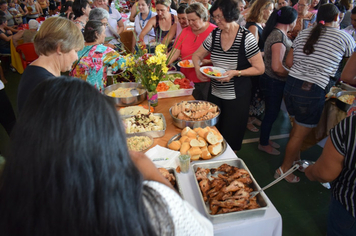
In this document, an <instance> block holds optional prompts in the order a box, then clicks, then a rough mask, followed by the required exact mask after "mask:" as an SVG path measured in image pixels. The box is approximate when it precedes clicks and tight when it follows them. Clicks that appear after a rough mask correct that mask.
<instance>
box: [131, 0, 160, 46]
mask: <svg viewBox="0 0 356 236" xmlns="http://www.w3.org/2000/svg"><path fill="white" fill-rule="evenodd" d="M137 5H138V9H139V10H140V13H139V14H137V15H136V17H135V34H136V35H135V40H133V42H134V43H136V41H137V40H138V38H139V36H140V34H141V31H142V30H143V28H145V26H146V25H147V22H148V20H149V19H151V18H152V17H154V16H155V15H157V13H156V12H152V10H151V0H139V1H138V2H137ZM154 39H155V32H154V29H153V28H152V29H151V30H150V31H149V32H148V34H146V35H145V37H144V38H143V41H144V43H145V44H148V43H149V42H150V41H152V40H154Z"/></svg>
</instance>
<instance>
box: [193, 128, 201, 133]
mask: <svg viewBox="0 0 356 236" xmlns="http://www.w3.org/2000/svg"><path fill="white" fill-rule="evenodd" d="M202 129H203V128H202V127H198V128H194V129H193V130H194V131H195V133H199V131H200V130H202Z"/></svg>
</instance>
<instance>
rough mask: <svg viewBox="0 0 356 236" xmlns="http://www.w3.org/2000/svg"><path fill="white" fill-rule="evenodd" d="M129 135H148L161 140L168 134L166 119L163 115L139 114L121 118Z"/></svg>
mask: <svg viewBox="0 0 356 236" xmlns="http://www.w3.org/2000/svg"><path fill="white" fill-rule="evenodd" d="M121 119H122V120H123V122H124V125H125V132H126V133H127V134H133V133H135V134H146V135H149V136H151V137H152V138H159V137H162V136H164V134H165V133H166V128H167V124H166V119H165V118H164V115H163V114H162V113H148V114H137V115H133V116H121Z"/></svg>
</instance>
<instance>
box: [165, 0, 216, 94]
mask: <svg viewBox="0 0 356 236" xmlns="http://www.w3.org/2000/svg"><path fill="white" fill-rule="evenodd" d="M185 13H186V14H187V18H188V22H189V26H188V27H187V28H185V29H183V31H182V33H181V34H180V36H179V37H178V38H177V41H176V43H175V46H174V47H175V49H174V50H172V51H171V53H173V55H172V57H171V59H170V61H169V63H168V64H171V63H172V62H174V61H175V60H177V58H178V57H181V58H182V60H189V59H192V54H193V53H194V52H195V51H196V50H197V49H198V48H199V47H200V46H201V45H202V43H203V42H204V40H205V39H206V37H208V35H209V34H210V32H211V31H212V30H213V29H215V28H216V26H215V25H213V24H211V23H209V14H208V11H207V10H206V8H205V7H204V5H203V4H201V3H193V4H191V5H189V7H188V8H187V9H185ZM187 42H189V43H187ZM205 59H210V55H208V56H206V57H205ZM204 61H205V60H203V63H204ZM209 62H210V60H209ZM178 65H179V64H178ZM180 71H181V72H182V73H183V74H184V75H185V76H186V77H187V78H188V79H189V80H190V81H192V82H194V84H195V85H194V86H195V89H194V90H193V96H194V98H195V99H196V100H204V101H206V100H207V99H208V93H209V86H210V83H209V80H207V81H201V80H200V79H198V77H197V75H196V73H195V70H194V68H183V67H182V68H181V69H180Z"/></svg>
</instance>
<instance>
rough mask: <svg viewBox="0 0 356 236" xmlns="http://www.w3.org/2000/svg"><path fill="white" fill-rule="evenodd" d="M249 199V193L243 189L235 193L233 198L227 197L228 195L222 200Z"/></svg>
mask: <svg viewBox="0 0 356 236" xmlns="http://www.w3.org/2000/svg"><path fill="white" fill-rule="evenodd" d="M249 197H250V193H249V192H247V191H246V190H245V189H240V190H239V191H237V192H236V193H235V194H234V195H233V196H228V195H224V197H223V199H222V200H227V199H241V198H244V199H247V200H248V198H249Z"/></svg>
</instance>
